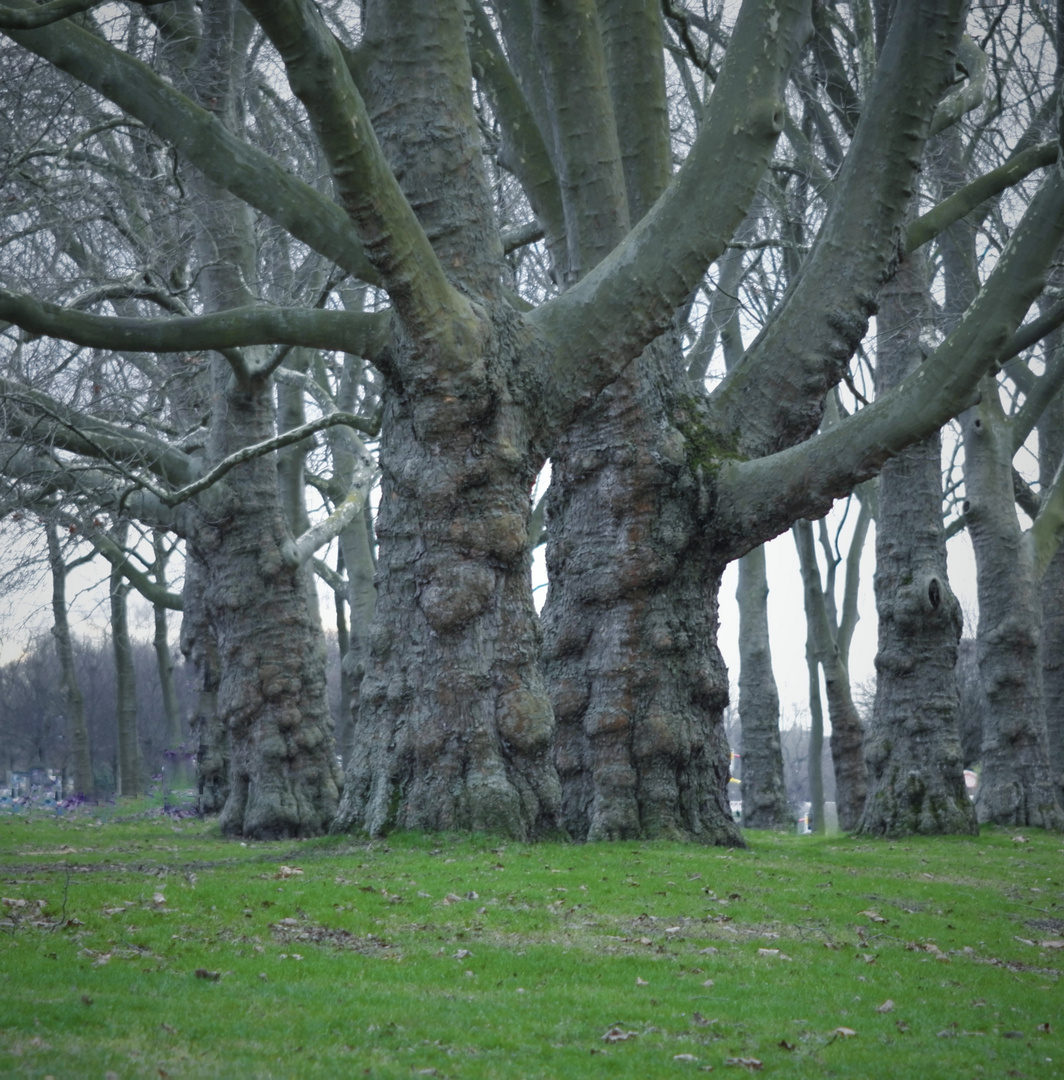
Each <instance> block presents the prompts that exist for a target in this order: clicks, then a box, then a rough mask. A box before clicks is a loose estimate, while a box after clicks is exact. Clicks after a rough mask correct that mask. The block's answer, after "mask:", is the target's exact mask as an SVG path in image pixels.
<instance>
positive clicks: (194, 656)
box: [181, 553, 229, 814]
mask: <svg viewBox="0 0 1064 1080" xmlns="http://www.w3.org/2000/svg"><path fill="white" fill-rule="evenodd" d="M206 588H207V580H206V573H205V570H204V567H203V566H201V564H200V563H199V562H198V561H197V560H195V559H193V558H191V557H190V556H189V555H188V554H187V553H186V557H185V586H184V589H183V590H182V596H183V598H184V601H185V608H184V612H183V616H182V619H181V652H182V654H183V655H184V657H185V661H186V663H189V664H191V665H192V668H193V670H194V671H195V672H196V676H197V678H198V680H199V685H198V687H197V689H196V708H195V712H194V713H193V715H192V719H191V721H190V724H189V728H190V737H191V739H192V745H193V747H194V748H195V755H196V791H197V807H198V809H199V812H200V813H201V814H220V813H221V811H222V807H224V806H225V801H226V799H228V798H229V732H228V731H227V730H226V727H225V724H224V723H223V721H222V718H221V716H220V715H219V713H218V680H219V676H220V668H221V664H220V661H219V659H218V643H217V641H216V640H215V636H214V629H213V628H212V626H211V623H210V619H209V617H208V615H207V598H206V594H205V590H206Z"/></svg>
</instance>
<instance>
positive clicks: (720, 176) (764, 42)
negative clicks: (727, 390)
mask: <svg viewBox="0 0 1064 1080" xmlns="http://www.w3.org/2000/svg"><path fill="white" fill-rule="evenodd" d="M809 25H810V24H809V11H808V5H807V4H805V3H804V2H801V0H789V2H787V3H783V4H780V5H776V4H772V3H768V2H766V0H746V2H745V3H744V4H743V7H742V11H741V12H740V15H739V20H738V23H737V24H736V27H735V31H734V33H733V34H732V38H731V44H730V45H729V48H728V53H727V56H726V59H725V62H724V67H723V69H722V71H721V75H720V78H719V79H718V80H717V85H716V87H715V89H714V91H713V94H712V96H711V98H710V101H709V106H708V111H707V115H706V118H705V120H704V122H703V124H702V127H701V130H700V131H699V134H698V138H697V139H696V140H695V144H694V147H693V148H692V150H691V153H690V154H689V155H688V156H687V159H686V160H685V162H684V164H683V166H682V167H681V168H680V171H679V172H678V173H677V174H676V175H675V176H674V177H673V179H672V182H671V183H670V184H669V187H668V189H667V190H666V192H665V193H664V195H662V197H661V198H660V199H659V200H658V201H657V203H655V205H654V206H653V208H652V209H651V210H650V211H649V213H647V215H646V216H645V217H643V218H642V219H641V220H640V222H639V223H638V225H636V227H635V228H634V229H633V230H632V232H631V233H629V234H628V237H627V238H626V239H625V240H624V242H623V243H622V244H620V245H619V246H618V247H617V248H616V249H614V251H613V252H612V253H611V254H610V255H609V256H608V257H607V258H606V259H604V260H603V261H602V262H601V263H599V265H598V266H597V267H596V268H595V269H594V270H593V271H592V272H591V273H590V274H589V275H588V276H587V277H586V278H584V279H583V280H582V281H581V282H580V283H579V284H578V285H576V286H575V287H573V288H572V289H569V290H568V291H567V292H565V293H563V294H562V295H561V296H558V297H557V298H555V299H554V300H551V301H550V302H549V303H547V304H545V305H543V306H542V307H540V308H539V309H538V310H537V311H536V312H534V313H533V314H532V315H531V316H530V318H531V319H532V320H533V321H535V322H536V323H538V325H539V326H540V328H541V329H542V330H543V331H544V333H545V334H546V335H547V336H548V338H549V339H551V341H552V342H554V343H555V345H556V351H557V359H556V360H555V362H554V366H553V370H552V372H551V380H550V382H551V397H550V399H549V401H548V402H547V408H546V409H545V410H544V412H545V418H547V419H548V421H549V420H553V419H555V418H557V419H558V420H559V421H562V422H564V418H565V417H567V416H568V415H570V414H571V412H572V410H573V409H574V408H575V407H578V406H579V405H580V404H581V403H583V402H585V401H586V400H587V399H589V398H590V397H592V396H593V395H594V394H595V393H597V391H598V390H599V389H600V388H601V387H602V386H603V385H604V384H605V383H607V382H608V381H609V380H610V379H611V378H612V377H613V376H614V375H615V374H616V373H617V372H618V371H619V370H620V369H622V368H623V367H624V365H625V364H626V363H627V362H628V361H629V360H631V359H632V358H633V357H634V356H636V355H638V353H639V352H640V351H641V350H642V349H643V348H644V347H645V346H646V345H647V344H648V343H649V342H650V341H652V340H653V339H654V338H655V337H657V336H658V335H659V334H660V333H661V332H662V331H663V330H664V329H665V328H666V326H667V325H668V323H669V320H670V319H671V318H672V315H673V312H674V311H675V310H676V309H677V308H678V307H679V306H680V305H681V304H682V303H683V302H684V301H685V300H686V299H687V297H688V296H689V295H690V294H691V292H692V290H693V289H694V288H695V286H696V285H697V284H698V282H699V281H700V280H701V279H702V275H703V274H704V273H705V270H706V267H707V266H708V265H709V264H710V263H711V262H713V260H714V259H716V258H718V257H719V256H720V254H721V253H722V252H723V251H724V249H725V245H726V244H727V242H728V240H729V239H730V238H731V236H732V234H733V233H734V232H735V229H736V228H737V227H738V225H739V223H740V222H741V221H742V219H743V217H744V215H745V213H746V210H747V208H748V207H749V205H750V201H751V200H752V199H753V196H754V192H755V190H756V188H757V184H758V181H759V180H760V178H761V176H762V174H763V172H764V170H765V167H766V166H767V165H768V162H769V159H770V157H771V154H772V150H773V147H774V146H775V144H776V139H777V137H778V136H779V132H780V129H781V128H782V125H783V116H784V108H783V89H784V85H785V82H786V79H787V73H788V72H789V70H790V66H791V62H792V60H793V58H794V56H795V54H796V53H797V52H798V50H799V48H800V47H801V45H802V43H803V41H804V40H805V38H806V36H807V34H808V32H809Z"/></svg>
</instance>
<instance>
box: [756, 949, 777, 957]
mask: <svg viewBox="0 0 1064 1080" xmlns="http://www.w3.org/2000/svg"><path fill="white" fill-rule="evenodd" d="M779 954H780V951H779V949H758V950H757V955H758V956H779Z"/></svg>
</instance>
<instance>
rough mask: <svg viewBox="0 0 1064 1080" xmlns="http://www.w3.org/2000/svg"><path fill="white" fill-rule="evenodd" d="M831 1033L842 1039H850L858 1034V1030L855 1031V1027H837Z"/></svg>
mask: <svg viewBox="0 0 1064 1080" xmlns="http://www.w3.org/2000/svg"><path fill="white" fill-rule="evenodd" d="M831 1034H832V1035H836V1036H838V1037H839V1038H841V1039H850V1038H852V1037H853V1036H854V1035H856V1034H857V1032H856V1031H854V1030H853V1028H848V1027H837V1028H836V1029H835V1030H834V1031H833V1032H832V1033H831Z"/></svg>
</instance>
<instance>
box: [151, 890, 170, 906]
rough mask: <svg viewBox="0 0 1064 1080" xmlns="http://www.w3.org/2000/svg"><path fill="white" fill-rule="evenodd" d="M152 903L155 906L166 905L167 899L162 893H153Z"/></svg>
mask: <svg viewBox="0 0 1064 1080" xmlns="http://www.w3.org/2000/svg"><path fill="white" fill-rule="evenodd" d="M151 902H152V903H153V904H165V903H166V897H165V896H163V894H162V893H161V892H157V893H152V898H151Z"/></svg>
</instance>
